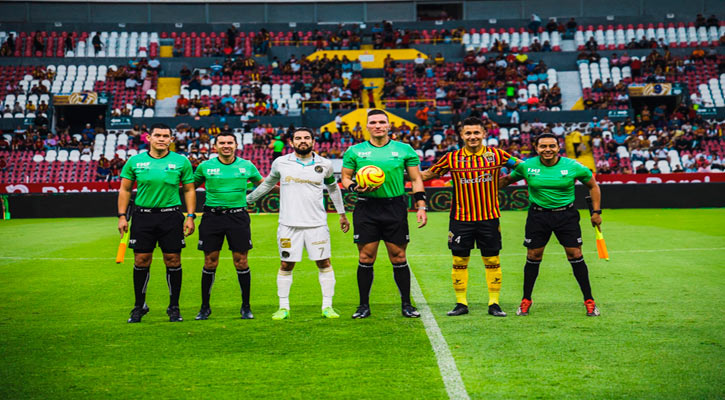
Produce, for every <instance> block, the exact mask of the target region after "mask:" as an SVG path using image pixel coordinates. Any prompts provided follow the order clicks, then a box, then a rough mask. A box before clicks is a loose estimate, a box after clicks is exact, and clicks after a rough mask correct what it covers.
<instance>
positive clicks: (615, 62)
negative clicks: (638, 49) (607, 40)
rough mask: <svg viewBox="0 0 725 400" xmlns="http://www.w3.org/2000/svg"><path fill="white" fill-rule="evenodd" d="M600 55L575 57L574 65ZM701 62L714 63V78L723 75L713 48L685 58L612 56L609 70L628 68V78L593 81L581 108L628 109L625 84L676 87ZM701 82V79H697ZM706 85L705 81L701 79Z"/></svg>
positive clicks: (723, 60)
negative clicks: (715, 74)
mask: <svg viewBox="0 0 725 400" xmlns="http://www.w3.org/2000/svg"><path fill="white" fill-rule="evenodd" d="M600 59H601V55H600V54H599V53H598V52H596V51H583V52H581V53H579V56H578V57H577V62H578V63H579V62H586V63H598V62H599V60H600ZM705 62H712V63H717V72H718V74H721V73H725V56H723V55H722V54H719V53H718V52H717V49H716V48H715V47H710V48H709V49H708V50H704V49H702V48H700V47H699V46H698V47H696V48H695V49H694V50H693V51H692V53H691V55H690V56H689V57H679V56H673V55H672V53H671V52H670V51H669V49H668V48H666V47H665V48H664V49H662V50H661V51H658V50H657V49H653V50H652V51H651V52H650V53H649V54H648V55H647V56H646V57H641V58H638V57H634V58H633V57H630V56H629V55H628V53H627V52H626V51H625V52H623V53H622V54H617V53H613V54H612V56H611V57H610V58H609V65H610V66H612V67H619V68H623V67H629V68H630V70H631V74H632V78H631V79H630V78H624V79H622V80H621V81H619V82H618V83H617V84H614V83H613V82H612V80H611V79H606V80H605V81H602V79H597V80H595V81H594V82H593V83H592V88H591V93H594V94H596V95H595V96H588V95H587V94H588V93H586V92H585V93H584V107H585V108H586V109H611V108H619V107H621V106H627V107H628V106H629V93H628V90H627V89H628V84H630V83H632V82H639V83H663V82H669V83H676V82H681V81H683V80H685V77H686V76H687V75H688V74H692V73H694V72H697V71H698V67H700V66H702V65H703V63H705ZM701 78H702V77H701ZM705 81H706V79H705Z"/></svg>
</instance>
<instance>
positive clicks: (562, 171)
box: [561, 169, 569, 176]
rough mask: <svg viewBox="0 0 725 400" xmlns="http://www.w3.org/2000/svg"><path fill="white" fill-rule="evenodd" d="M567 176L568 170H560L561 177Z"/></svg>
mask: <svg viewBox="0 0 725 400" xmlns="http://www.w3.org/2000/svg"><path fill="white" fill-rule="evenodd" d="M567 175H569V170H568V169H562V170H561V176H567Z"/></svg>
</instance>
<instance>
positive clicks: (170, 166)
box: [166, 164, 176, 171]
mask: <svg viewBox="0 0 725 400" xmlns="http://www.w3.org/2000/svg"><path fill="white" fill-rule="evenodd" d="M166 169H167V170H169V171H173V170H175V169H176V164H169V165H167V166H166Z"/></svg>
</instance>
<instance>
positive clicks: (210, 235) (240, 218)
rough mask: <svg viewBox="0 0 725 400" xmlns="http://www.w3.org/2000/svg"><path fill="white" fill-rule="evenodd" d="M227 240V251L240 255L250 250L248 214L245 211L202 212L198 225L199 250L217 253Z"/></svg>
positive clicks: (250, 235)
mask: <svg viewBox="0 0 725 400" xmlns="http://www.w3.org/2000/svg"><path fill="white" fill-rule="evenodd" d="M225 236H226V238H227V244H228V245H229V250H231V251H236V252H240V253H244V252H247V251H248V250H249V249H251V248H252V233H251V230H250V229H249V214H248V213H247V210H245V209H243V208H242V209H236V210H227V211H226V212H211V211H207V210H206V209H205V210H204V215H203V216H202V217H201V223H200V224H199V246H198V248H199V250H202V251H204V252H210V251H219V250H221V248H222V244H223V243H224V237H225Z"/></svg>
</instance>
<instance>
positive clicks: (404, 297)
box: [393, 261, 410, 304]
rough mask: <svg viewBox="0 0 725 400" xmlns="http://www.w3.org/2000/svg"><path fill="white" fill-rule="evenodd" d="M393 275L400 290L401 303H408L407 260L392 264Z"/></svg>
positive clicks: (408, 277)
mask: <svg viewBox="0 0 725 400" xmlns="http://www.w3.org/2000/svg"><path fill="white" fill-rule="evenodd" d="M393 277H394V278H395V284H396V285H398V290H399V291H400V301H401V302H402V303H403V304H410V267H409V266H408V262H407V261H406V262H404V263H402V264H393Z"/></svg>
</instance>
